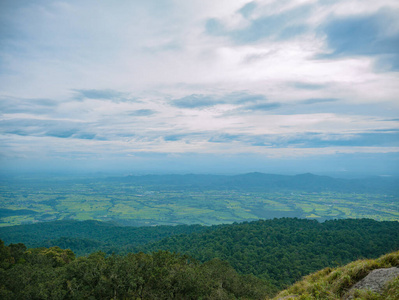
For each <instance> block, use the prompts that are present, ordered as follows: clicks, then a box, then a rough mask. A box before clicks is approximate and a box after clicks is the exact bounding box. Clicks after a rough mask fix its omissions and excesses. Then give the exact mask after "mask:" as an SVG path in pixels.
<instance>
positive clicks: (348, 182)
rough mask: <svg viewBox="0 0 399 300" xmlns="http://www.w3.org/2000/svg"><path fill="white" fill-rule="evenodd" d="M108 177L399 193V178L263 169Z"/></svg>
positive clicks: (163, 183) (174, 184)
mask: <svg viewBox="0 0 399 300" xmlns="http://www.w3.org/2000/svg"><path fill="white" fill-rule="evenodd" d="M106 180H107V181H117V182H121V181H123V182H130V183H132V184H142V185H152V186H154V187H158V188H162V189H165V188H173V189H176V188H187V187H189V188H191V189H192V188H199V189H202V188H206V189H215V190H223V189H233V190H241V189H243V190H256V191H281V190H293V191H298V190H299V191H310V192H321V191H335V192H343V193H357V192H359V193H382V194H395V195H398V194H399V178H397V177H392V178H391V177H377V176H375V177H370V178H362V179H343V178H333V177H329V176H319V175H314V174H311V173H306V174H299V175H295V176H289V175H275V174H264V173H259V172H254V173H248V174H241V175H234V176H226V175H197V174H186V175H144V176H127V177H114V178H107V179H106Z"/></svg>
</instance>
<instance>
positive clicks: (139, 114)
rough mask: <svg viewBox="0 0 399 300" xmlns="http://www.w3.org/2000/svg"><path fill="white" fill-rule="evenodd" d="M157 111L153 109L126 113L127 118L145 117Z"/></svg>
mask: <svg viewBox="0 0 399 300" xmlns="http://www.w3.org/2000/svg"><path fill="white" fill-rule="evenodd" d="M156 113H157V111H155V110H153V109H137V110H133V111H129V112H127V114H128V115H129V116H134V117H147V116H151V115H154V114H156Z"/></svg>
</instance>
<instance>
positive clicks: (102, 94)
mask: <svg viewBox="0 0 399 300" xmlns="http://www.w3.org/2000/svg"><path fill="white" fill-rule="evenodd" d="M74 91H75V92H76V93H77V99H85V98H86V99H104V100H121V99H125V98H126V97H127V96H128V95H127V94H126V93H122V92H119V91H116V90H111V89H106V90H74Z"/></svg>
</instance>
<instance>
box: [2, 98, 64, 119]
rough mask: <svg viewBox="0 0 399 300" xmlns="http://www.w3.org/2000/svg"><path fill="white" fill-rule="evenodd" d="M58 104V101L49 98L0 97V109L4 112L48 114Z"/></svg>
mask: <svg viewBox="0 0 399 300" xmlns="http://www.w3.org/2000/svg"><path fill="white" fill-rule="evenodd" d="M58 105H59V102H58V101H54V100H51V99H40V98H38V99H35V98H33V99H23V98H22V99H21V98H16V97H3V98H1V99H0V111H1V112H2V113H3V114H4V113H8V114H11V113H31V114H37V115H41V114H48V113H51V112H53V111H54V110H55V109H56V108H57V106H58Z"/></svg>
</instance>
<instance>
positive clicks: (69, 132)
mask: <svg viewBox="0 0 399 300" xmlns="http://www.w3.org/2000/svg"><path fill="white" fill-rule="evenodd" d="M87 126H88V124H85V123H83V124H82V123H80V122H71V121H64V120H40V119H8V120H2V121H1V122H0V130H1V132H2V133H3V134H11V135H19V136H29V137H55V138H62V139H69V138H73V139H95V138H96V136H97V135H96V134H95V133H92V132H89V131H88V130H87V129H86V128H85V127H87Z"/></svg>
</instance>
